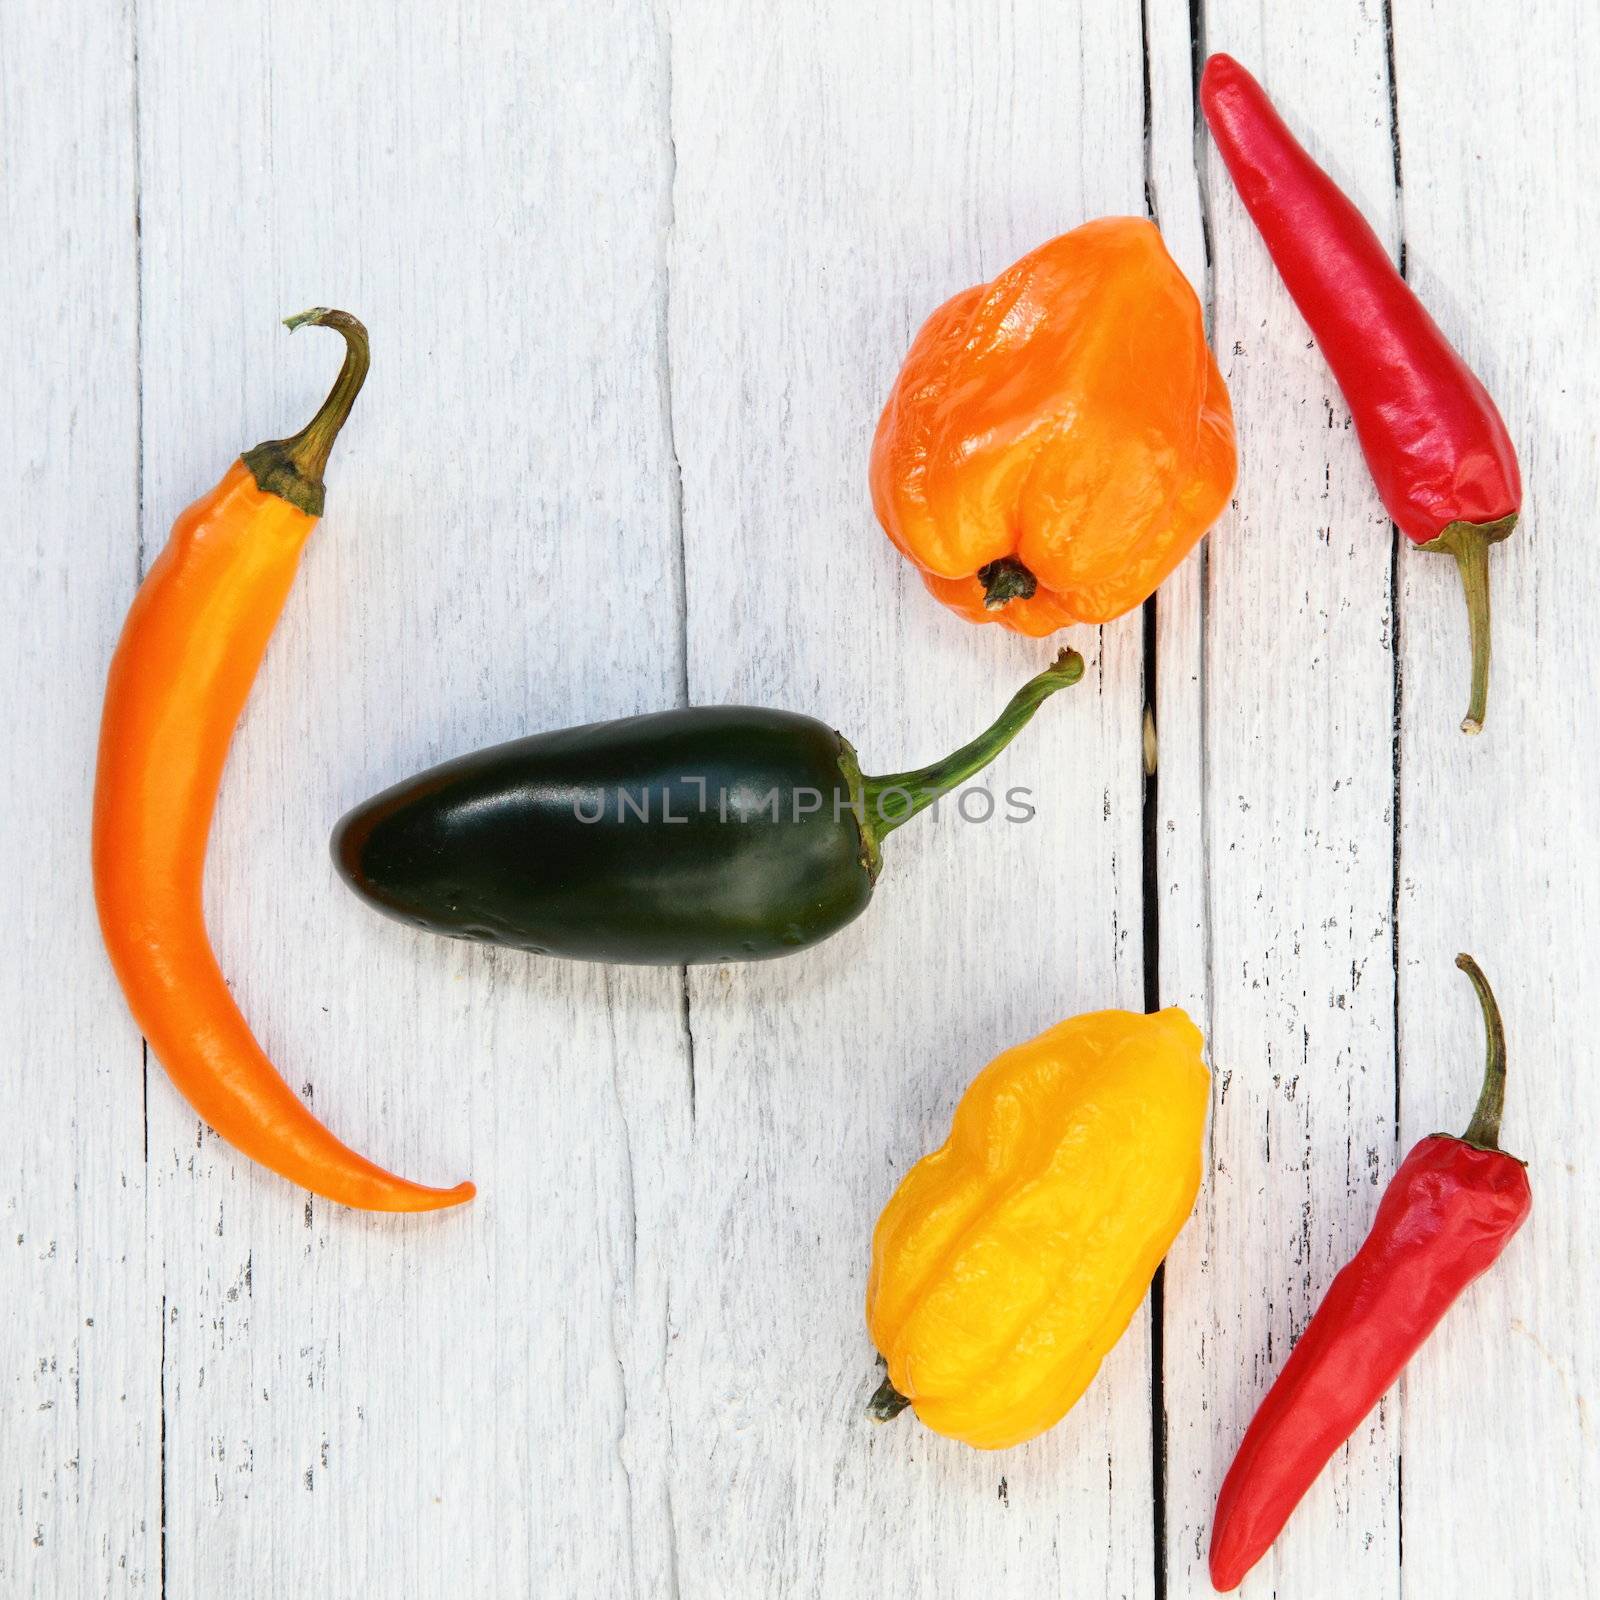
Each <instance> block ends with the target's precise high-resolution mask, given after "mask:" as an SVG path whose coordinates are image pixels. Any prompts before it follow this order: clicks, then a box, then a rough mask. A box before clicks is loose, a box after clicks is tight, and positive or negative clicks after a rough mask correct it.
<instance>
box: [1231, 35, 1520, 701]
mask: <svg viewBox="0 0 1600 1600" xmlns="http://www.w3.org/2000/svg"><path fill="white" fill-rule="evenodd" d="M1200 104H1201V106H1202V107H1203V109H1204V111H1205V114H1206V121H1207V122H1208V123H1209V124H1210V126H1211V134H1212V137H1213V138H1214V139H1215V140H1216V141H1217V148H1218V149H1219V150H1220V151H1221V152H1222V159H1223V160H1224V161H1225V162H1227V164H1228V171H1229V172H1231V173H1232V174H1233V181H1234V185H1235V186H1236V187H1237V189H1238V191H1239V197H1240V198H1241V199H1242V200H1243V201H1244V204H1245V209H1246V210H1248V211H1249V213H1250V215H1251V217H1252V219H1253V220H1254V221H1255V225H1256V227H1257V228H1258V229H1260V231H1261V237H1262V238H1263V239H1264V240H1265V241H1266V245H1267V249H1268V250H1269V251H1270V252H1271V254H1272V259H1273V261H1274V262H1275V263H1276V264H1277V267H1278V271H1279V272H1280V273H1281V274H1282V275H1283V281H1284V282H1285V283H1286V284H1287V285H1288V288H1289V293H1290V294H1291V295H1293V296H1294V302H1295V304H1296V305H1297V306H1299V308H1300V310H1301V313H1302V314H1303V315H1304V317H1305V319H1306V321H1307V322H1308V323H1310V325H1311V331H1312V333H1313V334H1314V335H1315V336H1316V340H1317V343H1318V345H1319V346H1321V349H1322V353H1323V355H1325V356H1326V357H1327V359H1328V365H1329V366H1331V367H1332V368H1333V375H1334V377H1335V378H1336V379H1337V380H1338V383H1339V387H1340V389H1341V390H1342V391H1343V393H1344V397H1345V399H1346V401H1347V402H1348V403H1349V406H1350V411H1351V414H1352V416H1353V417H1354V418H1355V424H1356V436H1357V437H1358V438H1359V439H1360V440H1361V448H1362V450H1363V451H1364V452H1365V454H1366V458H1367V465H1368V466H1369V467H1370V468H1371V469H1372V476H1373V478H1374V479H1375V481H1376V482H1377V485H1378V493H1379V495H1380V497H1381V498H1382V500H1383V503H1384V505H1385V507H1387V509H1388V512H1389V515H1390V516H1391V517H1393V518H1394V520H1395V522H1396V523H1397V524H1398V525H1399V527H1400V531H1401V532H1402V533H1403V534H1405V536H1406V537H1407V538H1408V539H1410V540H1411V541H1412V543H1413V544H1416V545H1420V546H1421V547H1422V549H1424V550H1439V551H1444V552H1446V553H1447V554H1449V555H1452V556H1454V557H1455V560H1456V566H1457V567H1458V568H1459V569H1460V572H1461V581H1462V584H1463V586H1464V587H1465V589H1466V595H1467V615H1468V620H1469V623H1470V625H1471V629H1472V699H1471V704H1470V705H1469V707H1468V710H1467V715H1466V717H1465V718H1464V720H1463V721H1462V724H1461V726H1462V728H1463V729H1464V730H1465V731H1466V732H1468V733H1477V732H1478V731H1479V730H1480V729H1481V728H1482V727H1483V717H1484V707H1485V703H1486V701H1487V699H1488V693H1489V546H1490V545H1491V544H1494V543H1496V542H1497V541H1499V540H1501V539H1504V538H1505V537H1506V536H1507V535H1508V534H1509V533H1510V532H1511V530H1512V528H1513V527H1515V526H1516V521H1517V514H1518V512H1519V510H1520V509H1521V506H1522V478H1521V474H1520V473H1519V472H1518V470H1517V456H1516V451H1515V450H1514V449H1513V448H1512V444H1511V439H1510V436H1509V435H1508V434H1507V432H1506V425H1505V423H1504V422H1503V421H1502V420H1501V417H1500V413H1499V411H1497V410H1496V409H1495V403H1494V401H1493V400H1491V399H1490V398H1489V394H1488V391H1487V390H1486V389H1485V388H1484V387H1483V385H1482V384H1481V383H1480V382H1479V381H1478V379H1477V377H1476V376H1475V375H1474V374H1473V373H1472V371H1471V370H1470V369H1469V368H1468V366H1467V365H1466V363H1465V362H1464V361H1463V360H1462V359H1461V357H1460V356H1459V355H1458V354H1457V353H1456V351H1455V349H1454V347H1453V346H1452V345H1451V343H1450V341H1449V340H1448V339H1446V338H1445V336H1444V334H1443V333H1441V332H1440V331H1439V326H1438V324H1437V323H1436V322H1435V321H1434V320H1433V318H1432V317H1430V316H1429V315H1428V313H1427V311H1426V309H1425V308H1424V307H1423V305H1422V302H1421V301H1420V300H1418V299H1417V297H1416V295H1414V294H1413V293H1412V292H1411V290H1410V288H1409V287H1408V286H1407V284H1406V281H1405V279H1403V278H1402V277H1401V276H1400V274H1399V273H1398V272H1397V271H1396V270H1395V266H1394V263H1393V262H1392V261H1391V260H1390V259H1389V252H1388V251H1387V250H1386V249H1385V248H1384V247H1383V244H1382V242H1381V241H1380V240H1379V238H1378V236H1377V235H1376V234H1375V233H1374V232H1373V231H1372V229H1371V228H1370V227H1368V225H1367V223H1366V221H1365V219H1364V218H1363V217H1362V215H1361V213H1360V212H1359V211H1357V210H1356V208H1355V206H1353V205H1352V204H1351V203H1350V200H1349V198H1348V197H1347V196H1346V195H1345V194H1344V192H1343V191H1342V190H1341V189H1340V188H1339V186H1338V185H1337V184H1336V183H1334V181H1333V179H1332V178H1330V177H1329V176H1328V174H1327V173H1326V172H1324V171H1323V170H1322V168H1321V167H1319V166H1318V165H1317V164H1316V162H1315V161H1313V160H1312V159H1311V157H1310V156H1309V155H1308V154H1307V153H1306V151H1305V150H1304V148H1303V147H1302V146H1301V145H1300V144H1299V142H1298V141H1297V140H1296V139H1295V137H1294V135H1293V134H1292V133H1290V132H1289V130H1288V128H1287V127H1285V126H1284V123H1283V119H1282V118H1281V117H1280V116H1279V115H1278V113H1277V111H1276V110H1275V109H1274V108H1273V105H1272V102H1271V101H1270V100H1269V99H1268V98H1267V97H1266V94H1265V93H1264V92H1263V90H1262V88H1261V85H1260V84H1259V83H1257V82H1256V80H1255V79H1254V78H1252V77H1251V76H1250V74H1249V73H1248V72H1246V71H1245V69H1244V68H1243V67H1241V66H1240V65H1239V63H1238V62H1237V61H1235V60H1233V58H1232V57H1231V56H1225V55H1215V56H1212V57H1211V59H1210V60H1209V61H1207V62H1206V69H1205V73H1204V75H1203V77H1202V78H1201V82H1200Z"/></svg>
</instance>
